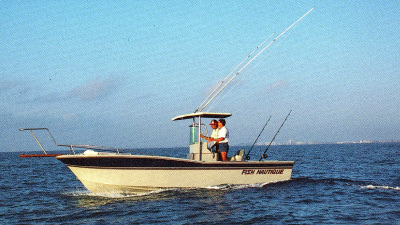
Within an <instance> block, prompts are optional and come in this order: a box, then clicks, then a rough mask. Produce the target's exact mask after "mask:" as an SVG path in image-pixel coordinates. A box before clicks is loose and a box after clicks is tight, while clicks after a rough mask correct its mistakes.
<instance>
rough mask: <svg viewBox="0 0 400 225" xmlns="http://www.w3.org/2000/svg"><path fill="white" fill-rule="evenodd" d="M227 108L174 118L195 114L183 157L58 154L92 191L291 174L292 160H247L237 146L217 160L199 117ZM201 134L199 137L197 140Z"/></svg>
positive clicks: (192, 185) (276, 177)
mask: <svg viewBox="0 0 400 225" xmlns="http://www.w3.org/2000/svg"><path fill="white" fill-rule="evenodd" d="M230 115H231V114H229V113H203V112H200V113H194V114H187V115H182V116H178V117H175V118H174V119H173V120H174V121H175V120H183V119H194V120H195V121H198V122H196V123H194V124H193V123H192V124H191V125H190V143H189V153H188V155H187V158H186V159H183V158H175V157H165V156H150V155H131V154H123V153H110V152H98V151H93V150H86V151H85V152H83V154H75V155H61V156H57V157H56V159H58V160H60V161H61V162H63V163H64V164H65V165H66V166H67V167H68V168H69V169H70V170H71V171H72V172H73V173H74V174H75V176H76V177H77V178H78V179H79V180H80V181H81V182H82V184H83V185H84V186H85V187H86V188H87V189H88V190H89V191H91V192H93V193H104V192H113V193H123V194H125V193H142V192H149V191H154V190H160V189H169V188H199V187H210V186H218V185H224V184H256V183H269V182H278V181H285V180H289V179H290V176H291V173H292V168H293V164H294V162H293V161H247V160H245V157H244V150H239V151H238V152H237V153H236V154H235V155H233V156H232V157H231V158H230V159H229V161H219V160H220V159H219V155H218V154H216V153H215V152H212V151H211V150H210V149H209V147H208V144H207V142H204V141H201V138H200V136H199V134H200V128H201V126H199V124H201V119H202V118H226V117H229V116H230ZM199 140H200V141H199Z"/></svg>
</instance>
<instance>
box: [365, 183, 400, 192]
mask: <svg viewBox="0 0 400 225" xmlns="http://www.w3.org/2000/svg"><path fill="white" fill-rule="evenodd" d="M361 188H366V189H386V190H396V191H400V187H390V186H375V185H372V184H370V185H367V186H361Z"/></svg>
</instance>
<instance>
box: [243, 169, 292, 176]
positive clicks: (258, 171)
mask: <svg viewBox="0 0 400 225" xmlns="http://www.w3.org/2000/svg"><path fill="white" fill-rule="evenodd" d="M283 171H284V170H276V169H272V170H271V169H269V170H267V169H260V170H257V172H256V170H243V171H242V175H253V174H283Z"/></svg>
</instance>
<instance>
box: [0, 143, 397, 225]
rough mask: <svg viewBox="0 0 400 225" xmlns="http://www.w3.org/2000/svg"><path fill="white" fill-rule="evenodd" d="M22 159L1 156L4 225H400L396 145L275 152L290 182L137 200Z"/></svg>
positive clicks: (51, 164)
mask: <svg viewBox="0 0 400 225" xmlns="http://www.w3.org/2000/svg"><path fill="white" fill-rule="evenodd" d="M231 149H232V150H231V152H230V153H233V152H234V151H235V149H237V150H238V149H239V147H236V148H235V147H232V148H231ZM247 149H248V148H247ZM262 150H263V149H262V148H261V147H258V149H253V151H252V152H253V155H252V159H258V157H259V155H260V154H261V152H262ZM140 151H141V152H142V153H149V154H154V155H156V154H160V153H161V154H162V155H167V156H177V157H184V156H185V155H186V148H176V149H166V150H165V149H143V150H140ZM37 153H38V152H37ZM19 154H20V153H7V152H3V153H0V175H1V176H0V177H1V178H0V187H1V192H0V199H1V203H0V224H400V144H399V143H383V144H343V145H304V146H272V147H271V148H270V149H269V152H268V155H269V157H270V158H269V159H274V160H275V159H276V160H294V161H295V166H294V168H293V173H292V179H291V180H290V181H285V182H279V183H270V184H254V185H222V186H217V187H207V188H195V189H170V190H162V191H158V192H152V193H148V194H145V195H138V196H137V195H130V196H122V195H118V194H112V193H110V194H107V195H95V194H91V193H89V192H88V191H87V190H86V189H85V188H84V187H83V186H82V184H81V183H80V182H79V181H78V180H77V179H76V178H75V176H74V175H73V174H72V172H70V171H69V170H68V169H67V168H66V166H65V165H64V164H63V163H61V162H59V161H58V160H56V159H54V158H20V157H19Z"/></svg>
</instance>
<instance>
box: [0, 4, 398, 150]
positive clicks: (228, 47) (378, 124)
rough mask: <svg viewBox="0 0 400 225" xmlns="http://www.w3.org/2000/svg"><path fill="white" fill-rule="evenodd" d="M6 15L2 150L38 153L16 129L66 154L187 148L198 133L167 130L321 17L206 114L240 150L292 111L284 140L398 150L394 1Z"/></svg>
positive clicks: (57, 8) (25, 7)
mask: <svg viewBox="0 0 400 225" xmlns="http://www.w3.org/2000/svg"><path fill="white" fill-rule="evenodd" d="M0 5H1V7H0V15H2V16H1V17H0V132H1V134H0V151H32V150H33V151H36V150H40V148H39V147H38V146H37V145H36V143H35V141H34V139H33V138H32V137H31V135H30V133H29V132H27V131H24V132H21V131H19V129H20V128H33V127H47V128H49V129H50V130H51V132H52V133H53V136H54V137H55V139H56V140H57V142H58V143H61V144H92V145H102V146H113V147H120V148H152V147H156V148H159V147H168V148H170V147H184V146H187V145H188V142H189V127H188V126H189V125H190V123H191V121H190V120H184V121H174V122H173V121H171V119H172V118H173V117H175V116H178V115H182V114H187V113H192V112H194V110H195V109H196V108H197V107H198V106H199V105H200V103H201V102H202V101H203V100H204V98H205V97H206V96H207V95H208V94H209V92H210V91H212V89H213V88H215V87H216V85H217V84H218V83H219V82H221V80H222V79H223V78H224V77H226V76H227V75H228V74H229V73H230V72H231V71H232V70H233V69H234V68H235V67H236V66H237V65H238V64H239V63H240V62H241V61H242V60H243V59H244V58H246V57H247V55H248V54H249V53H250V52H251V51H253V50H254V49H255V48H256V47H257V46H258V45H259V44H260V43H262V42H263V41H264V40H265V39H267V38H268V37H269V36H271V35H272V34H274V37H276V36H277V35H278V34H279V33H281V32H283V31H284V30H285V29H286V28H287V27H289V26H290V25H291V24H292V23H293V22H294V21H296V20H297V19H298V18H300V17H301V16H302V15H303V14H305V13H306V12H307V11H308V10H310V9H311V8H312V7H315V9H314V10H313V11H312V12H311V13H310V14H309V15H307V17H305V18H304V19H303V20H302V21H300V22H299V23H298V24H296V25H295V26H294V27H293V28H292V29H291V30H289V31H288V32H287V33H286V34H285V35H283V36H282V37H281V38H279V39H278V40H277V41H276V42H274V43H273V44H272V45H271V46H270V47H269V48H268V49H267V50H266V51H265V52H263V53H262V54H261V55H260V56H259V57H258V58H257V59H256V60H254V61H253V62H252V63H251V64H250V65H249V66H248V67H246V68H245V70H243V72H242V73H240V74H239V75H238V76H237V77H236V78H235V80H234V81H233V82H232V83H231V84H230V86H228V88H227V89H226V90H225V91H224V92H223V94H222V95H220V96H219V97H218V98H217V99H215V101H213V102H212V103H211V104H210V105H209V106H208V107H207V108H206V109H205V110H204V111H209V112H229V113H232V116H231V117H230V118H228V119H227V125H226V127H227V128H228V129H229V132H230V143H231V145H241V144H252V143H253V142H254V140H255V138H256V137H257V135H258V134H259V132H260V131H261V129H262V127H263V125H264V124H265V122H266V120H267V119H268V117H269V116H271V121H270V123H269V124H268V126H267V127H266V128H265V130H264V132H263V133H262V135H261V136H260V139H259V143H267V142H269V141H270V140H271V138H272V137H273V136H274V134H275V132H276V131H277V130H278V128H279V126H280V125H281V123H282V122H283V120H284V118H285V116H286V115H287V113H288V112H289V111H290V110H292V113H291V115H290V117H289V118H288V120H287V121H286V123H285V125H284V126H283V127H282V129H281V131H280V133H279V134H278V136H277V138H276V140H275V141H276V142H287V141H288V140H293V141H302V142H338V141H359V140H375V141H386V140H400V132H399V131H400V113H399V109H400V85H399V84H400V65H399V62H400V38H399V31H400V16H399V15H400V2H399V1H384V2H382V1H111V2H110V1H28V2H26V1H0ZM274 32H275V33H274ZM272 39H273V38H271V39H269V41H271V40H272ZM269 41H267V43H268V42H269ZM264 46H265V45H264ZM205 123H206V124H208V120H206V122H205ZM208 129H209V131H210V128H208ZM36 134H37V136H38V138H39V139H40V140H41V141H42V143H43V145H44V147H45V148H46V149H58V148H55V147H54V144H52V142H51V140H50V139H49V138H48V135H47V134H46V133H43V132H36Z"/></svg>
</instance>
